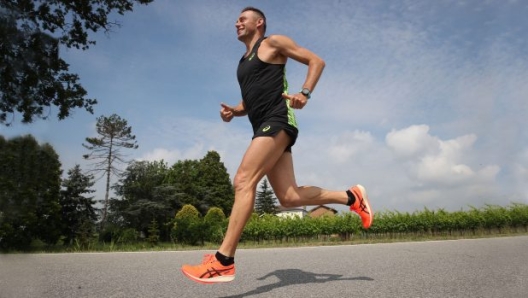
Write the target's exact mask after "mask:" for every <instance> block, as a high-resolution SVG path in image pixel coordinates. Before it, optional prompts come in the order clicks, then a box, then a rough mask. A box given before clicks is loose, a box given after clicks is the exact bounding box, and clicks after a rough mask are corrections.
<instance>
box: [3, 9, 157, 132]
mask: <svg viewBox="0 0 528 298" xmlns="http://www.w3.org/2000/svg"><path fill="white" fill-rule="evenodd" d="M152 1H153V0H91V1H90V0H84V1H70V0H53V1H48V0H18V1H15V0H0V36H2V42H0V124H5V125H9V124H10V123H12V122H13V120H8V118H7V117H8V115H11V116H12V118H13V119H14V116H15V113H21V114H22V122H23V123H31V122H32V121H33V120H34V118H43V119H46V118H47V117H48V115H49V114H50V112H49V111H46V109H50V107H51V106H56V107H57V108H58V109H59V112H58V115H57V117H58V119H59V120H62V119H64V118H66V117H68V116H69V115H70V112H71V110H72V109H74V108H84V109H86V111H88V112H89V113H93V105H95V104H97V101H96V100H95V99H89V98H86V95H87V92H86V90H85V89H84V88H83V87H82V86H81V84H80V83H79V76H78V75H77V74H73V73H70V72H69V65H68V64H67V63H66V62H65V61H64V60H62V59H61V58H60V56H59V48H60V46H66V47H68V48H72V47H73V48H76V49H82V50H87V49H88V48H89V47H90V46H91V45H95V41H94V40H90V39H89V33H95V32H98V31H99V30H104V31H105V32H110V31H111V30H112V28H113V27H115V26H119V24H118V23H116V22H113V21H110V20H109V19H108V18H109V16H110V15H112V14H114V13H118V14H120V15H123V14H124V13H125V12H128V11H132V10H133V8H134V5H135V4H136V3H138V4H149V3H151V2H152Z"/></svg>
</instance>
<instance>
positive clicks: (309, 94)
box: [301, 88, 311, 99]
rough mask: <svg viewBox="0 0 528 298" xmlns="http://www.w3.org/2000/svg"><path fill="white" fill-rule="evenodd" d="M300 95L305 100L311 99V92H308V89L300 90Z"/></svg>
mask: <svg viewBox="0 0 528 298" xmlns="http://www.w3.org/2000/svg"><path fill="white" fill-rule="evenodd" d="M301 94H302V95H304V96H306V99H310V97H311V92H310V89H308V88H302V90H301Z"/></svg>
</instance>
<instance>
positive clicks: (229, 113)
mask: <svg viewBox="0 0 528 298" xmlns="http://www.w3.org/2000/svg"><path fill="white" fill-rule="evenodd" d="M220 106H221V107H222V108H221V109H220V117H221V118H222V120H224V122H229V121H231V119H233V117H235V109H234V108H233V107H230V106H228V105H226V104H225V103H220Z"/></svg>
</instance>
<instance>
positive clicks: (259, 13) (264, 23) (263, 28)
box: [241, 6, 266, 35]
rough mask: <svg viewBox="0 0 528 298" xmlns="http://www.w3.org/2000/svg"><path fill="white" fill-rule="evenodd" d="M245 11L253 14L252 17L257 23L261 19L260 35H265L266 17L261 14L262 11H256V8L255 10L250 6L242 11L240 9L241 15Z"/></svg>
mask: <svg viewBox="0 0 528 298" xmlns="http://www.w3.org/2000/svg"><path fill="white" fill-rule="evenodd" d="M246 11H251V12H253V14H254V16H255V19H256V20H257V21H258V19H262V34H263V35H264V34H266V16H265V15H264V13H263V12H262V10H260V9H258V8H255V7H252V6H248V7H246V8H244V9H242V11H241V13H244V12H246Z"/></svg>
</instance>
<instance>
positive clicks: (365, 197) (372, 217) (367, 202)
mask: <svg viewBox="0 0 528 298" xmlns="http://www.w3.org/2000/svg"><path fill="white" fill-rule="evenodd" d="M356 186H357V188H359V191H360V192H361V197H363V203H364V204H365V206H367V212H368V213H369V214H370V221H369V223H368V227H366V228H365V229H368V228H370V226H371V225H372V221H373V220H374V213H373V212H372V209H371V208H370V202H369V200H368V195H367V190H366V189H365V187H364V186H363V185H361V184H358V185H356Z"/></svg>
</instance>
